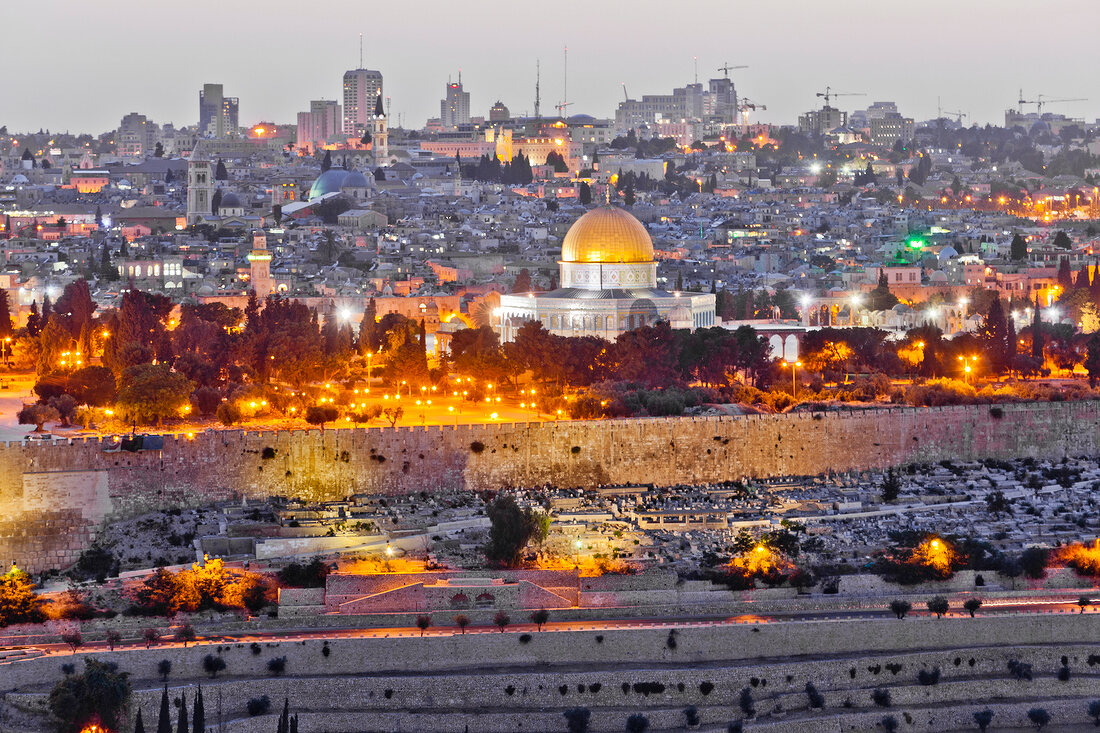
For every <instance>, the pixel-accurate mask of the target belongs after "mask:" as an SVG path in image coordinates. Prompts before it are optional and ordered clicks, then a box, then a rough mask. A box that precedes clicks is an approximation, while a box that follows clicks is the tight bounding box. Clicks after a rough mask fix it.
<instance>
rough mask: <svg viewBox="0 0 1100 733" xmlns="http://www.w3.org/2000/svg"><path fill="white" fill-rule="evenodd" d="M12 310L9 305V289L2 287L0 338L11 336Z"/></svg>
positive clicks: (0, 290)
mask: <svg viewBox="0 0 1100 733" xmlns="http://www.w3.org/2000/svg"><path fill="white" fill-rule="evenodd" d="M11 332H12V328H11V310H10V309H9V307H8V291H7V290H4V289H0V338H7V337H8V336H11Z"/></svg>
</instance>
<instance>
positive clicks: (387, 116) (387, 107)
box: [386, 97, 393, 120]
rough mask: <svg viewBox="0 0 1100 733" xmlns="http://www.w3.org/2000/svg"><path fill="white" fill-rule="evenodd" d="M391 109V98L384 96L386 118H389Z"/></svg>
mask: <svg viewBox="0 0 1100 733" xmlns="http://www.w3.org/2000/svg"><path fill="white" fill-rule="evenodd" d="M392 109H393V100H392V99H390V98H389V97H386V119H387V120H388V119H389V118H390V111H391V110H392Z"/></svg>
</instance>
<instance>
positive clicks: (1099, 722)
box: [1089, 700, 1100, 728]
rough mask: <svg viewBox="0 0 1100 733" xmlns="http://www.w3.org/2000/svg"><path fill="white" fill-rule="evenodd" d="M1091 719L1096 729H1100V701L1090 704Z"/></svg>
mask: <svg viewBox="0 0 1100 733" xmlns="http://www.w3.org/2000/svg"><path fill="white" fill-rule="evenodd" d="M1089 717H1090V718H1092V720H1093V722H1094V723H1096V727H1097V728H1100V700H1093V701H1092V702H1090V703H1089Z"/></svg>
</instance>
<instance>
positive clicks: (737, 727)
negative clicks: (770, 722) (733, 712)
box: [726, 720, 745, 733]
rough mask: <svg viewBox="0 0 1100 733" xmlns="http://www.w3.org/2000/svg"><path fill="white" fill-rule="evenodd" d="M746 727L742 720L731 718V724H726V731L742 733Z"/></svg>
mask: <svg viewBox="0 0 1100 733" xmlns="http://www.w3.org/2000/svg"><path fill="white" fill-rule="evenodd" d="M744 729H745V724H744V723H742V722H741V721H740V720H731V721H730V722H729V725H727V726H726V733H741V731H743V730H744Z"/></svg>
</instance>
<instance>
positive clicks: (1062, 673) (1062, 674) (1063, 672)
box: [1058, 665, 1070, 682]
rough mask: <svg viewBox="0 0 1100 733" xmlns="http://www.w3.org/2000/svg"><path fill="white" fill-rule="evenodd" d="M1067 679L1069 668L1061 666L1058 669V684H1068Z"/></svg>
mask: <svg viewBox="0 0 1100 733" xmlns="http://www.w3.org/2000/svg"><path fill="white" fill-rule="evenodd" d="M1069 677H1070V671H1069V667H1067V666H1065V665H1063V666H1061V667H1059V668H1058V681H1059V682H1069Z"/></svg>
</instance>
